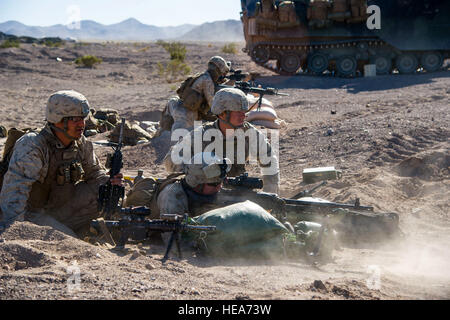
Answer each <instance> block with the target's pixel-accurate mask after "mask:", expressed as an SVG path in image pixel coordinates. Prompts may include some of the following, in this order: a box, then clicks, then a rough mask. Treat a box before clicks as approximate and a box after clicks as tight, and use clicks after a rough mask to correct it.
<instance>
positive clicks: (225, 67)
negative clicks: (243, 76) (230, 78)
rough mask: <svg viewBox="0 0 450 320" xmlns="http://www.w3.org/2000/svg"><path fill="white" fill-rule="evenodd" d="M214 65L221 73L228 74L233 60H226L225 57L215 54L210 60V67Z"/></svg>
mask: <svg viewBox="0 0 450 320" xmlns="http://www.w3.org/2000/svg"><path fill="white" fill-rule="evenodd" d="M209 66H214V67H216V68H217V70H219V72H220V74H222V75H226V74H227V73H228V72H230V66H231V62H227V61H225V59H224V58H222V57H220V56H214V57H212V58H211V59H209V61H208V67H209Z"/></svg>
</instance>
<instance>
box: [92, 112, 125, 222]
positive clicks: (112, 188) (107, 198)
mask: <svg viewBox="0 0 450 320" xmlns="http://www.w3.org/2000/svg"><path fill="white" fill-rule="evenodd" d="M124 125H125V119H124V118H122V123H121V125H120V135H119V141H118V143H117V145H115V146H114V145H113V146H112V148H113V150H114V153H113V154H108V158H107V161H106V167H107V168H108V169H110V171H109V178H110V179H109V180H108V182H107V183H106V184H104V185H101V186H100V187H99V190H98V199H97V208H98V211H99V212H100V213H101V216H102V217H103V216H104V217H105V218H106V219H110V218H111V217H112V215H113V214H114V213H116V212H118V211H119V209H120V208H121V207H122V203H123V198H124V196H125V187H123V186H117V185H112V184H111V179H112V178H113V177H115V176H116V175H117V174H119V173H120V170H121V169H122V167H123V161H122V140H123V127H124Z"/></svg>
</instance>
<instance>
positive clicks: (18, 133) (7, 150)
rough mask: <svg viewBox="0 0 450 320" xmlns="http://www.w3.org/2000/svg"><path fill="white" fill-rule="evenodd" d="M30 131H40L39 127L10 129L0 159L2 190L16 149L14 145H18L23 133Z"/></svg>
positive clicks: (0, 186) (0, 188)
mask: <svg viewBox="0 0 450 320" xmlns="http://www.w3.org/2000/svg"><path fill="white" fill-rule="evenodd" d="M29 132H38V130H37V129H31V128H26V129H22V130H21V129H16V128H11V129H9V130H8V134H7V138H6V142H5V147H4V148H3V157H2V161H0V191H1V190H2V186H3V177H4V176H5V174H6V172H7V171H8V167H9V161H10V160H11V156H12V153H13V150H14V146H15V145H16V142H17V140H19V139H20V138H21V137H22V136H23V135H25V134H26V133H29Z"/></svg>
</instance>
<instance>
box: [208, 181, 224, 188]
mask: <svg viewBox="0 0 450 320" xmlns="http://www.w3.org/2000/svg"><path fill="white" fill-rule="evenodd" d="M221 183H222V182H214V183H207V185H208V186H210V187H217V186H218V185H220V184H221Z"/></svg>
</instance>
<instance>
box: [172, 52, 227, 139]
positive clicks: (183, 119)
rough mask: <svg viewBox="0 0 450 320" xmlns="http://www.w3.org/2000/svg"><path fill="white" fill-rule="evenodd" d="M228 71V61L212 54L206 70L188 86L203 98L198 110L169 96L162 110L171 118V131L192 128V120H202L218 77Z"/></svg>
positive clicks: (208, 106)
mask: <svg viewBox="0 0 450 320" xmlns="http://www.w3.org/2000/svg"><path fill="white" fill-rule="evenodd" d="M229 71H230V67H229V63H227V62H226V61H225V60H224V59H223V58H222V57H219V56H214V57H212V58H211V59H210V60H209V61H208V70H207V71H205V72H204V73H203V74H201V75H200V76H199V77H198V78H197V79H196V80H195V81H194V82H193V83H192V86H191V88H190V89H192V90H194V91H196V92H197V93H199V94H200V96H201V97H202V99H203V105H202V106H201V109H200V110H195V111H193V110H190V109H188V108H186V107H185V106H184V105H183V101H182V99H180V97H172V98H170V100H169V102H168V103H167V106H166V109H165V111H164V112H166V113H168V114H169V115H171V116H172V118H173V121H174V123H173V125H172V132H173V131H174V130H176V129H179V128H184V129H188V130H192V129H193V127H194V121H198V120H202V119H203V118H204V117H205V116H206V115H207V113H208V111H209V109H210V108H211V105H212V101H213V98H214V94H215V92H216V84H218V81H219V78H220V77H221V76H225V75H226V74H227V73H228V72H229Z"/></svg>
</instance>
